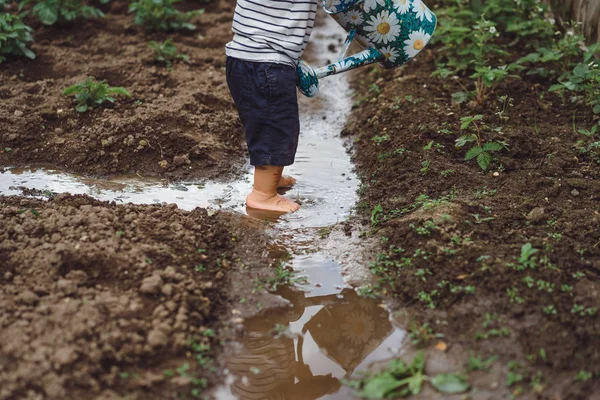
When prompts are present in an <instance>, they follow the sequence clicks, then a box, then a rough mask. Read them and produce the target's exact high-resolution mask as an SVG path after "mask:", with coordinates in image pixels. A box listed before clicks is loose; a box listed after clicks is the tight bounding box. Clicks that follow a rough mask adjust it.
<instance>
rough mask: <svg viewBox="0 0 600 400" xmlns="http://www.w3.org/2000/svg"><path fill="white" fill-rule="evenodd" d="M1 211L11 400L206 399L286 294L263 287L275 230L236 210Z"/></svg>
mask: <svg viewBox="0 0 600 400" xmlns="http://www.w3.org/2000/svg"><path fill="white" fill-rule="evenodd" d="M0 219H1V220H2V221H3V223H2V224H1V226H0V242H1V244H0V280H1V282H2V284H1V285H0V299H1V300H0V307H1V308H2V317H0V359H1V360H2V363H0V365H1V366H0V399H16V398H31V399H34V398H49V399H50V398H52V399H58V398H62V399H78V398H92V397H93V398H96V397H98V398H105V399H117V398H122V396H123V395H125V394H126V395H127V397H128V398H132V399H133V398H139V399H170V398H194V397H198V395H199V394H200V393H202V392H203V391H204V389H205V387H206V386H207V385H208V384H210V383H213V382H214V381H215V379H217V378H218V377H220V376H221V373H222V370H221V368H220V361H218V360H215V357H217V356H219V355H220V353H221V351H222V349H221V344H222V342H223V341H224V340H227V338H228V337H230V335H231V332H232V330H235V329H237V327H238V326H241V325H240V324H241V322H242V319H241V318H240V317H241V316H245V315H247V314H248V311H249V310H250V311H251V312H255V311H256V309H257V303H258V302H262V304H263V305H264V306H269V305H270V302H272V301H273V298H272V296H270V297H269V296H265V295H262V294H261V293H256V294H251V292H252V291H254V289H255V288H254V282H255V280H256V279H262V277H263V276H265V274H266V273H267V272H268V271H269V267H270V263H271V262H272V260H270V259H268V258H264V254H263V250H262V249H263V248H265V246H266V236H265V235H263V233H262V230H261V228H260V224H259V225H257V224H254V223H250V224H249V223H248V222H244V221H243V220H241V219H240V218H237V217H234V216H232V215H230V214H224V213H216V214H213V215H209V214H208V213H207V211H206V210H204V209H199V208H198V209H196V210H194V211H191V212H187V211H182V210H179V209H177V208H176V207H174V206H137V205H115V204H114V203H107V202H100V201H97V200H94V199H91V198H89V197H86V196H70V195H66V194H62V195H58V196H56V197H55V198H53V199H51V200H49V201H42V200H34V199H24V198H19V197H0ZM257 243H260V244H261V245H260V246H257ZM239 274H243V276H244V279H240V277H239ZM236 276H237V277H236ZM232 282H235V284H232ZM240 282H241V283H242V284H240ZM240 298H246V299H247V301H246V300H244V304H241V302H240ZM232 304H235V305H236V306H235V307H234V306H232ZM244 307H245V308H244ZM234 308H236V309H237V310H235V311H234V310H233V309H234Z"/></svg>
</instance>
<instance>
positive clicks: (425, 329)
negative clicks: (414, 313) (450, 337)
mask: <svg viewBox="0 0 600 400" xmlns="http://www.w3.org/2000/svg"><path fill="white" fill-rule="evenodd" d="M408 337H409V338H410V342H411V343H412V344H413V345H414V346H418V347H425V346H427V345H429V343H430V342H431V341H432V340H433V339H436V338H442V337H444V335H442V334H440V333H435V332H434V331H433V329H432V328H431V326H429V323H428V322H425V323H423V324H421V323H419V322H418V321H417V320H414V319H413V320H411V321H410V324H409V325H408Z"/></svg>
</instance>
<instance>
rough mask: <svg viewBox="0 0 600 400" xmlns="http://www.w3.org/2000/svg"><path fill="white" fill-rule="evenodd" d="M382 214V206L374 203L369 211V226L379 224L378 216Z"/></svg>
mask: <svg viewBox="0 0 600 400" xmlns="http://www.w3.org/2000/svg"><path fill="white" fill-rule="evenodd" d="M382 215H383V207H381V204H376V205H375V207H373V210H372V211H371V226H372V227H376V226H377V224H379V221H380V218H381V217H382Z"/></svg>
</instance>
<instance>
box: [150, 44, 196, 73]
mask: <svg viewBox="0 0 600 400" xmlns="http://www.w3.org/2000/svg"><path fill="white" fill-rule="evenodd" d="M148 45H149V46H150V47H151V48H152V50H154V61H157V62H161V63H165V64H166V65H167V68H171V66H172V65H173V62H174V61H177V60H183V62H185V63H189V62H190V58H189V57H188V56H187V55H185V54H180V53H179V50H177V47H175V45H174V44H173V41H172V40H171V39H167V40H165V41H164V42H155V41H154V40H153V41H151V42H150V43H148Z"/></svg>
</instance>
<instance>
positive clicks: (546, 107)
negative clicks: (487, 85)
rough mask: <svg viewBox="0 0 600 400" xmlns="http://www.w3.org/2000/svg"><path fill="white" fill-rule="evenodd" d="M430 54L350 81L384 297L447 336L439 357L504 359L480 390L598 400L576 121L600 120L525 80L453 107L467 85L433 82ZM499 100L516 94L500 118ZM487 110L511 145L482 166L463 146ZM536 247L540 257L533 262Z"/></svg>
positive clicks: (591, 175)
mask: <svg viewBox="0 0 600 400" xmlns="http://www.w3.org/2000/svg"><path fill="white" fill-rule="evenodd" d="M434 52H435V49H433V50H429V51H428V52H426V53H425V54H424V55H422V56H420V57H419V59H418V60H417V61H415V62H411V63H410V64H409V65H407V66H405V67H403V68H401V69H398V70H394V71H384V70H381V69H379V68H377V67H376V68H373V69H370V70H369V69H363V70H362V71H359V72H357V73H356V74H355V75H354V85H355V87H356V96H355V101H356V102H355V107H354V109H353V113H352V117H351V121H350V123H349V124H348V126H347V128H346V130H345V134H347V135H349V136H350V137H352V138H353V139H354V152H355V153H354V154H355V155H354V161H355V162H356V164H357V170H358V173H359V175H360V176H361V178H362V182H363V183H362V186H361V189H360V191H359V193H360V203H359V204H358V207H357V208H358V211H359V214H360V217H359V219H360V220H362V221H363V223H364V224H365V225H366V226H368V227H369V228H370V230H371V231H370V234H371V235H372V236H374V237H376V238H378V239H379V240H380V241H381V242H380V243H381V244H379V245H378V246H377V247H376V249H377V251H378V252H379V255H378V257H377V259H376V260H375V262H374V263H373V264H372V266H371V270H372V271H373V272H374V273H375V274H376V275H377V276H378V278H379V283H378V286H379V287H378V290H376V291H379V292H381V293H385V294H387V295H389V296H391V297H393V298H394V299H395V301H396V308H397V309H402V310H403V311H402V312H400V311H398V312H397V313H396V316H397V321H398V322H399V323H400V324H401V326H403V327H405V328H407V329H409V330H410V331H411V333H417V332H420V333H421V335H415V337H420V338H421V339H422V341H425V342H426V341H427V339H429V343H430V346H432V347H431V348H433V346H434V345H436V344H438V340H439V339H435V336H434V335H433V334H434V333H439V334H443V335H444V338H443V339H441V340H442V341H443V342H444V343H443V345H441V346H442V347H441V349H446V350H445V351H436V350H433V353H438V358H439V357H442V358H444V359H445V361H444V360H443V363H446V365H447V366H450V364H453V365H454V368H456V367H458V368H466V367H467V365H468V364H467V360H468V357H469V355H474V356H477V357H482V359H487V358H488V357H490V356H493V355H498V356H499V358H498V359H497V361H496V363H495V364H494V368H493V373H490V374H488V375H494V377H493V378H492V379H487V381H485V379H484V382H483V383H482V381H481V380H478V379H479V378H481V375H486V374H485V373H482V372H477V373H472V374H471V376H470V379H471V383H472V384H473V386H474V387H475V389H474V390H475V392H474V393H473V395H474V396H475V397H476V398H505V396H509V395H510V394H513V395H517V396H518V395H520V394H521V393H523V398H536V397H540V398H552V399H567V398H568V399H588V398H596V397H594V396H598V393H600V384H599V381H598V378H597V377H598V374H600V370H599V369H598V365H599V362H600V351H599V350H598V349H599V345H600V318H599V314H598V307H599V306H600V245H599V243H600V229H599V227H600V208H599V204H600V202H599V201H600V174H599V169H598V164H595V163H594V161H593V160H592V159H591V158H589V157H588V156H587V155H585V154H583V153H580V152H579V150H578V149H576V143H577V141H578V140H580V139H583V135H581V134H578V133H577V132H575V131H574V130H575V129H576V128H577V129H579V128H586V129H587V128H589V127H590V126H591V125H592V124H593V120H594V117H593V116H592V114H591V112H590V111H588V110H587V109H585V108H583V107H577V106H573V105H570V104H563V103H562V102H561V101H560V99H559V98H558V97H555V96H553V95H548V94H547V93H546V91H547V86H546V85H545V84H544V83H539V82H532V81H530V80H528V78H527V77H524V78H523V80H522V81H512V82H510V83H508V84H506V85H504V86H502V87H500V88H498V89H497V91H496V94H493V95H492V96H491V97H490V99H489V100H488V101H487V103H485V104H484V105H482V106H477V105H473V104H470V105H466V106H456V105H453V104H452V103H451V95H452V93H454V92H457V91H460V90H462V89H460V86H458V85H457V84H456V83H454V82H451V81H442V80H440V79H437V78H431V77H430V74H431V72H432V71H433V65H434V63H433V59H432V56H433V54H434ZM465 82H466V81H465ZM501 95H508V96H509V97H511V98H512V99H513V104H514V106H508V107H506V110H505V112H504V114H502V113H500V114H498V113H499V112H500V111H502V108H503V105H502V102H500V101H498V100H497V97H498V96H501ZM475 114H482V115H483V120H482V122H483V123H482V124H480V127H481V129H482V130H483V134H484V137H485V138H486V139H496V140H506V141H507V142H508V143H509V144H510V150H509V151H502V152H501V153H500V154H499V156H498V157H497V161H496V162H495V163H494V164H493V165H492V166H491V167H490V169H489V171H486V172H482V171H481V170H480V169H479V167H478V166H477V165H476V163H475V162H474V161H470V162H468V161H465V160H464V157H465V152H466V148H463V149H457V148H455V140H456V139H457V138H458V137H459V136H460V135H463V134H465V133H466V132H465V131H461V129H460V118H461V117H463V116H469V115H475ZM502 117H505V118H502ZM484 124H485V125H486V126H484ZM432 141H433V143H432V145H431V147H430V148H431V150H429V151H428V150H427V149H425V147H426V146H428V145H429V144H430V143H431V142H432ZM427 163H428V164H429V166H428V168H425V167H426V166H427ZM423 195H425V196H427V197H419V196H423ZM526 243H530V244H531V245H532V247H533V248H535V249H537V253H535V254H534V255H533V256H532V257H533V258H534V261H533V262H532V263H529V264H528V266H524V267H522V265H523V263H520V261H519V258H520V256H521V248H522V246H523V245H524V244H526ZM426 323H427V324H429V325H428V326H429V328H430V329H431V330H429V329H428V328H422V329H421V327H422V324H426ZM438 348H439V347H438ZM448 354H453V355H454V356H455V359H454V360H451V358H452V357H448ZM581 371H583V373H587V374H589V376H588V377H587V378H583V377H582V376H583V375H582V373H580V372H581ZM516 375H519V376H520V380H519V379H517V381H516V382H515V383H512V384H510V385H509V384H508V383H507V379H509V378H510V379H513V378H515V377H516ZM578 375H579V376H578ZM584 375H585V374H584ZM477 393H479V394H477ZM477 396H479V397H477ZM475 397H474V398H475ZM434 398H435V396H434Z"/></svg>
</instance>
